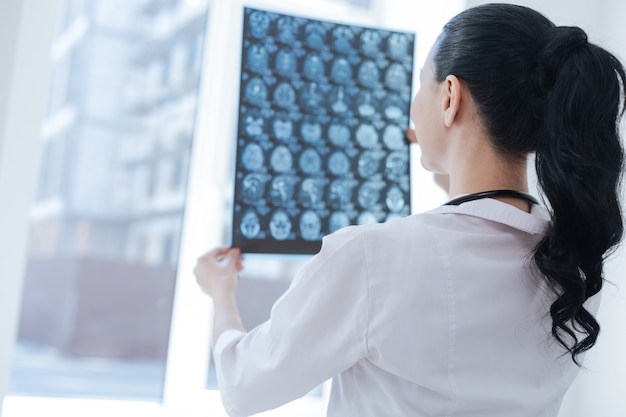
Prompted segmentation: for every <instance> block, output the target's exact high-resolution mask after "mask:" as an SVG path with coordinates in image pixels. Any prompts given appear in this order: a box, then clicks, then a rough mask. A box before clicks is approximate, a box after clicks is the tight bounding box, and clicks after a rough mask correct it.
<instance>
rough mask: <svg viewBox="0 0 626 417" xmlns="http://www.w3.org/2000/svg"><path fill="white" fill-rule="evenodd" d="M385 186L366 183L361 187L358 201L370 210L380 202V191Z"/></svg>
mask: <svg viewBox="0 0 626 417" xmlns="http://www.w3.org/2000/svg"><path fill="white" fill-rule="evenodd" d="M383 186H384V185H383V184H377V183H373V182H366V183H364V184H363V185H361V187H359V192H358V196H357V201H358V202H359V204H360V205H361V207H363V208H364V209H366V210H367V209H370V208H372V207H373V206H374V205H375V204H377V203H378V202H379V200H380V191H381V188H382V187H383Z"/></svg>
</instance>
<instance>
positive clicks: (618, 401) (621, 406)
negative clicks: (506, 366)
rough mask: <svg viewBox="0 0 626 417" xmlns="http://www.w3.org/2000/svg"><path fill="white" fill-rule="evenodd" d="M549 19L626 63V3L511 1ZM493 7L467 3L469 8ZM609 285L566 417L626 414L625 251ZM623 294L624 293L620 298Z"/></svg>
mask: <svg viewBox="0 0 626 417" xmlns="http://www.w3.org/2000/svg"><path fill="white" fill-rule="evenodd" d="M510 2H511V3H516V4H520V5H524V6H528V7H531V8H534V9H536V10H538V11H539V12H541V13H543V14H545V15H546V16H547V17H548V18H549V19H551V20H552V21H553V22H555V23H556V24H558V25H565V26H572V25H576V26H580V27H582V28H583V29H585V30H586V31H587V33H588V35H589V40H590V41H591V42H593V43H597V44H599V45H601V46H603V47H605V48H607V49H609V50H610V51H611V52H613V53H614V54H615V55H617V56H618V57H621V58H626V26H625V25H624V16H626V2H623V1H620V0H600V1H592V0H586V1H582V0H577V1H571V0H548V1H546V0H525V1H510ZM482 3H487V2H486V1H476V0H467V7H471V6H475V5H478V4H482ZM623 62H626V61H623ZM625 212H626V210H625ZM606 276H607V279H608V280H609V281H611V282H613V283H615V285H616V286H617V288H616V286H613V285H606V286H605V289H604V291H603V303H602V307H601V310H600V313H599V315H598V320H599V321H600V325H601V326H602V333H601V335H600V339H599V342H598V344H597V345H596V346H595V347H594V348H593V349H592V350H591V351H590V352H589V354H588V355H587V358H586V360H585V368H586V369H584V370H582V371H581V373H580V374H579V377H578V378H577V379H576V381H575V382H574V385H573V386H572V388H571V389H570V391H569V392H568V394H567V395H566V397H565V400H564V402H563V407H562V409H561V414H560V416H562V417H587V416H602V417H623V416H624V413H625V411H624V410H626V395H624V393H625V392H624V382H625V381H626V358H625V357H624V352H626V331H624V323H625V322H626V295H624V292H625V290H624V289H625V288H626V250H624V249H622V250H620V252H619V253H617V254H616V255H615V256H613V257H612V258H611V259H610V261H609V262H608V263H607V267H606ZM619 289H621V293H620V292H619Z"/></svg>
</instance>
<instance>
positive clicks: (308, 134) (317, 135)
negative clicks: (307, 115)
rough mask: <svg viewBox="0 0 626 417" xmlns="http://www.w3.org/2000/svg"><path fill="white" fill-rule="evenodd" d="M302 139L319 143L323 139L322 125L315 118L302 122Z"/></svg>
mask: <svg viewBox="0 0 626 417" xmlns="http://www.w3.org/2000/svg"><path fill="white" fill-rule="evenodd" d="M300 134H301V135H302V139H303V140H304V141H305V142H308V143H317V142H319V141H320V140H321V139H322V125H320V124H319V123H318V122H316V121H313V120H308V121H305V122H303V123H302V126H301V127H300Z"/></svg>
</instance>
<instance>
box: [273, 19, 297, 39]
mask: <svg viewBox="0 0 626 417" xmlns="http://www.w3.org/2000/svg"><path fill="white" fill-rule="evenodd" d="M276 28H277V29H278V36H277V38H278V40H279V41H280V42H282V43H286V44H288V45H291V44H293V43H294V42H295V41H296V35H297V32H298V24H297V23H296V21H295V20H294V18H293V17H291V16H283V17H280V18H279V19H278V22H277V23H276Z"/></svg>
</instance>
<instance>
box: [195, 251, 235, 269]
mask: <svg viewBox="0 0 626 417" xmlns="http://www.w3.org/2000/svg"><path fill="white" fill-rule="evenodd" d="M207 261H210V262H212V263H219V264H222V266H226V265H227V264H231V265H234V266H235V267H236V268H237V271H241V270H242V269H243V258H242V255H241V249H239V248H231V247H229V246H221V247H218V248H215V249H213V250H210V251H209V252H207V253H205V254H204V255H202V256H200V258H198V263H202V262H207Z"/></svg>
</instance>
